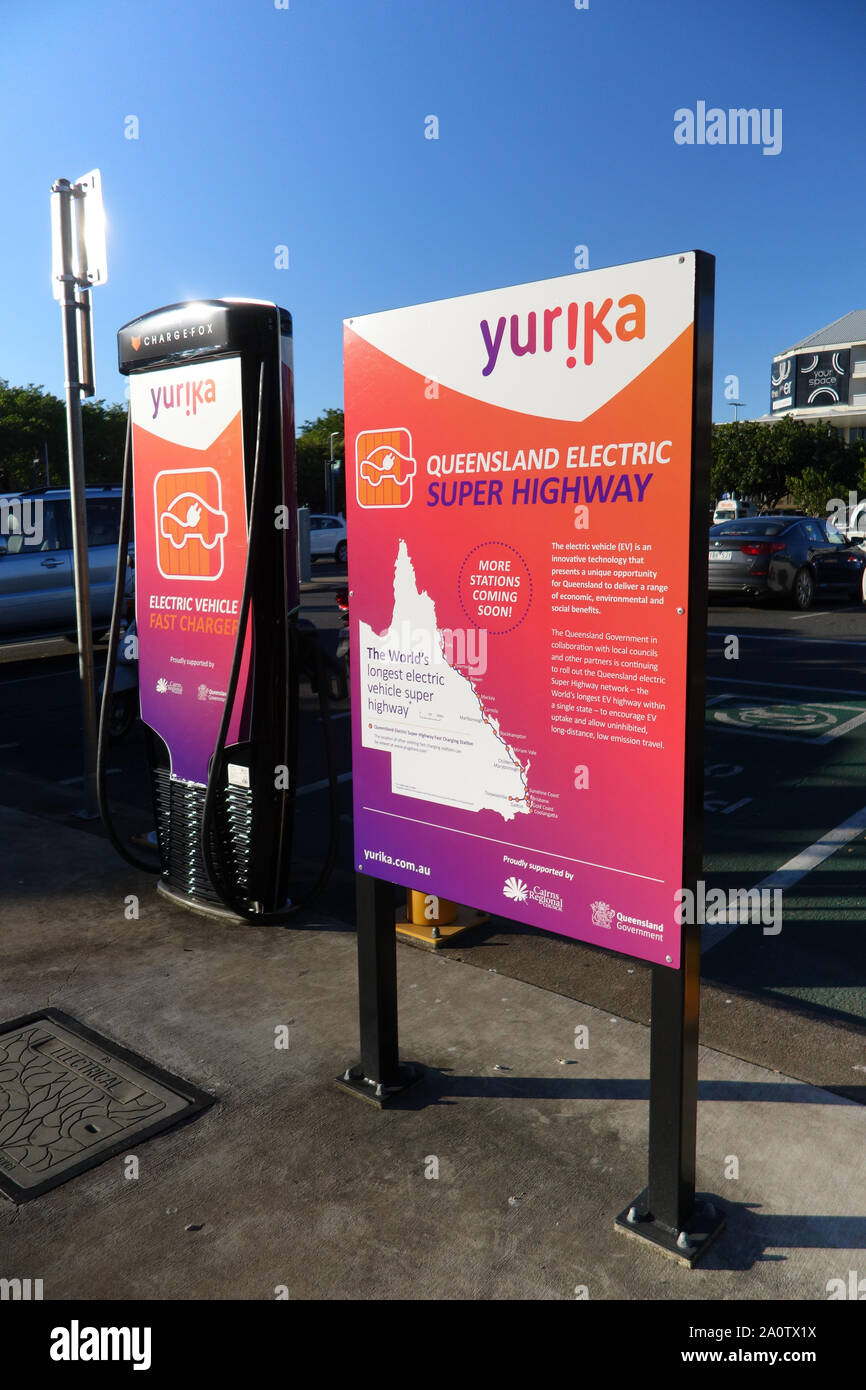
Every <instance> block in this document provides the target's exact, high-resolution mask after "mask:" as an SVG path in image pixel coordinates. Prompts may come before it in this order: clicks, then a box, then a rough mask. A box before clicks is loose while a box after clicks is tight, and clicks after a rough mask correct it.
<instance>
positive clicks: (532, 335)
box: [479, 294, 646, 376]
mask: <svg viewBox="0 0 866 1390" xmlns="http://www.w3.org/2000/svg"><path fill="white" fill-rule="evenodd" d="M616 308H617V311H618V315H617V316H614V312H613V299H611V298H610V297H608V298H607V299H605V300H603V301H602V303H601V304H599V305H598V307H597V308H596V306H595V305H594V304H593V303H592V301H591V300H587V301H586V303H585V304H582V305H581V304H575V303H571V304H566V305H562V304H556V305H554V306H553V307H552V308H550V309H543V310H535V309H531V310H530V311H529V313H528V314H527V315H526V324H525V327H522V326H521V322H520V315H519V314H511V316H510V323H509V318H508V316H507V315H505V314H502V315H500V317H499V319H498V320H497V321H496V326H495V328H494V327H491V324H490V320H489V319H482V320H481V323H480V325H479V327H480V329H481V337H482V339H483V342H484V350H485V352H486V353H487V363H486V365H485V366H483V367H482V368H481V375H482V376H490V374H491V372H492V371H493V369H494V368H495V366H496V364H497V362H498V361H499V354H500V351H501V349H502V344H503V340H504V338H505V329H506V327H508V328H509V338H508V341H509V346H510V348H511V352H512V354H513V356H515V357H525V356H526V355H527V354H529V356H534V354H535V353H536V352H537V351H538V347H539V336H540V342H541V351H542V352H553V351H554V350H557V351H560V352H565V353H566V358H565V365H566V367H576V366H577V354H578V336H579V329H580V328H581V325H582V327H583V344H582V350H583V361H584V364H585V365H586V366H587V367H591V366H592V363H593V360H594V358H595V347H596V342H595V340H596V338H598V340H599V342H600V343H602V344H606V343H612V342H613V338H614V334H615V335H616V337H617V338H618V339H619V341H620V342H621V343H630V342H631V341H632V339H634V338H645V337H646V304H645V302H644V300H643V299H642V298H641V296H640V295H639V294H625V295H623V296H622V298H621V299H618V300H617V303H616ZM609 315H610V317H608V316H609ZM560 319H562V320H563V321H562V323H560V322H558V320H560ZM539 329H540V335H539Z"/></svg>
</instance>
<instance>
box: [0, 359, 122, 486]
mask: <svg viewBox="0 0 866 1390" xmlns="http://www.w3.org/2000/svg"><path fill="white" fill-rule="evenodd" d="M81 418H82V433H83V436H84V476H85V481H86V482H87V483H93V484H98V483H119V482H120V479H121V475H122V471H123V444H124V439H125V437H126V408H125V406H122V405H106V404H105V401H101V400H100V401H85V402H84V404H83V406H82V410H81ZM34 460H35V462H34ZM46 463H47V466H48V470H49V475H50V479H51V482H52V484H53V485H54V486H56V487H63V486H64V485H66V484H68V481H69V462H68V454H67V447H66V406H65V404H64V402H63V401H61V400H58V398H57V396H52V395H51V394H50V392H48V391H45V390H44V389H43V388H42V387H41V386H34V385H33V384H32V383H31V384H30V385H29V386H10V384H9V382H8V381H2V380H0V489H3V488H5V489H7V490H10V491H11V490H13V489H16V488H26V487H34V486H40V485H41V484H43V483H44V482H45V468H46Z"/></svg>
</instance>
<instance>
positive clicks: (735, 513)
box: [713, 497, 755, 526]
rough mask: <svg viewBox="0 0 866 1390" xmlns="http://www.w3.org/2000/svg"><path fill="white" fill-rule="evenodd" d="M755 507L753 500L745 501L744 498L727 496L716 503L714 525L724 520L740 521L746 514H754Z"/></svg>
mask: <svg viewBox="0 0 866 1390" xmlns="http://www.w3.org/2000/svg"><path fill="white" fill-rule="evenodd" d="M754 515H755V508H754V506H753V505H752V503H751V502H744V501H743V499H742V498H739V499H737V500H735V499H734V498H729V497H725V498H724V499H723V500H722V501H721V502H719V503H717V504H716V510H715V511H714V512H713V525H714V526H715V525H717V524H718V523H719V522H722V521H740V520H741V519H742V518H743V517H745V516H754Z"/></svg>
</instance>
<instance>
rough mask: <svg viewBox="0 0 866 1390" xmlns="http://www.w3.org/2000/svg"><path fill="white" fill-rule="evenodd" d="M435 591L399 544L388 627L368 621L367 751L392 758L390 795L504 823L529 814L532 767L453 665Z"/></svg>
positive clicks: (364, 639)
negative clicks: (491, 815) (425, 587)
mask: <svg viewBox="0 0 866 1390" xmlns="http://www.w3.org/2000/svg"><path fill="white" fill-rule="evenodd" d="M449 636H450V634H448V633H446V632H443V631H441V630H440V628H439V626H438V624H437V620H436V607H435V604H434V602H433V599H432V598H431V597H430V595H429V594H428V593H426V592H425V591H422V592H421V593H419V592H418V586H417V583H416V579H415V569H414V566H413V564H412V561H411V559H410V557H409V551H408V548H407V546H406V542H405V541H403V540H401V541H400V546H399V549H398V552H397V560H396V564H395V566H394V611H393V615H392V618H391V625H390V627H389V628H388V629H387V630H386V631H385V632H383V633H375V632H374V631H373V629H372V628H371V627H369V626H368V624H366V623H364V622H363V621H362V622H361V624H360V633H359V647H360V657H361V699H362V704H361V727H362V743H363V746H364V747H365V748H374V749H377V750H379V751H381V752H387V753H389V754H390V756H391V791H392V792H393V793H395V794H396V795H400V796H410V797H415V798H417V799H418V800H421V801H429V802H433V803H436V804H438V805H440V806H452V807H457V808H459V809H461V810H464V811H484V810H488V811H497V812H498V813H499V815H501V816H502V818H503V820H507V821H508V820H513V819H514V817H515V816H516V815H519V814H524V815H526V814H528V813H529V812H530V810H531V805H530V797H529V784H528V775H529V763H528V762H527V763H526V764H524V763H522V762H521V761H520V759H519V758H518V756H517V754H516V753H515V752H514V750H513V748H511V746H510V745H509V744H508V743H507V742H506V740H505V738H504V737H503V735H502V733H501V732H500V727H499V722H498V720H497V719H496V718H495V716H494V715H493V714H491V713H485V711H484V709H483V708H482V705H481V701H480V699H479V696H478V694H477V693H476V690H475V686H474V684H473V682H472V681H471V680H470V679H469V678H468V677H467V676H464V675H463V674H462V673H461V672H460V671H459V670H457V669H456V667H455V666H453V665H451V664H450V662H449V661H448V660H447V657H446V653H447V651H448V649H449V645H451V644H450V643H449V641H448V640H446V639H447V638H448V637H449Z"/></svg>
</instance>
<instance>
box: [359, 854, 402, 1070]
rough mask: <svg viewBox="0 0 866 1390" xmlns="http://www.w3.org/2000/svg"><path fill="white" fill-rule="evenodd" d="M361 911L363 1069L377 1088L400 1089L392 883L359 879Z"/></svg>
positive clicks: (361, 875)
mask: <svg viewBox="0 0 866 1390" xmlns="http://www.w3.org/2000/svg"><path fill="white" fill-rule="evenodd" d="M355 884H356V893H357V907H358V1011H359V1015H360V1023H361V1067H362V1070H363V1073H364V1077H365V1079H366V1080H367V1081H368V1082H372V1083H373V1085H374V1086H396V1085H397V1083H398V1080H399V1049H398V1042H397V938H396V935H395V933H394V895H393V890H392V888H391V885H390V883H386V882H385V881H384V880H383V879H381V878H370V877H369V875H367V874H357V875H356V877H355Z"/></svg>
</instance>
